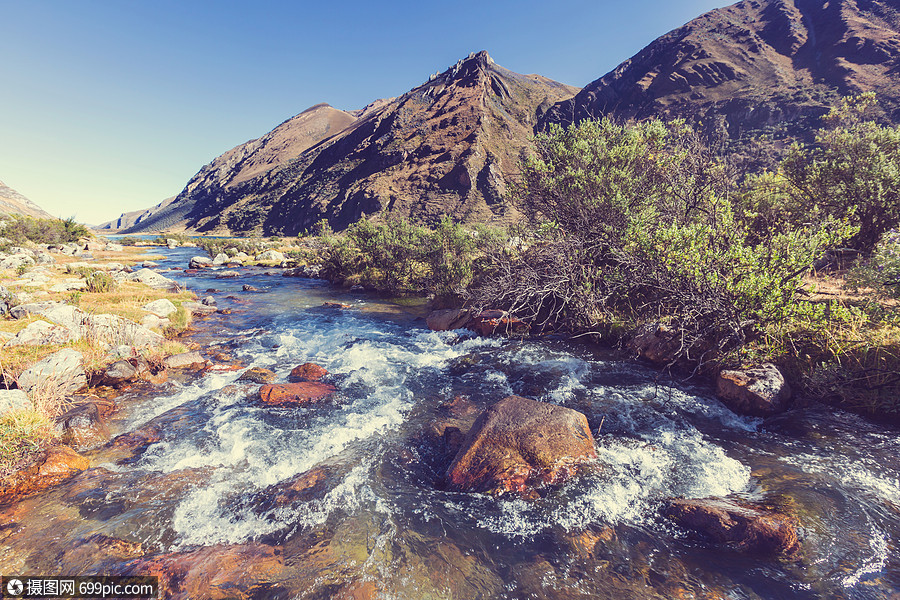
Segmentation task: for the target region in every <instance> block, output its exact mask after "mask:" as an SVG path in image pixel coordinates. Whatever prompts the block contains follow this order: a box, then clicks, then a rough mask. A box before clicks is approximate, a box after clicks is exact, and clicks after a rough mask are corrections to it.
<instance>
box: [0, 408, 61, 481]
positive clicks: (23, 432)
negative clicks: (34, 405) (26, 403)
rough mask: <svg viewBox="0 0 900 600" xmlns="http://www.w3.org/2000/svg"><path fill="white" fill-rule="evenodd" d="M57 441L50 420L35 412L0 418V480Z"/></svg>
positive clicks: (20, 412) (29, 411)
mask: <svg viewBox="0 0 900 600" xmlns="http://www.w3.org/2000/svg"><path fill="white" fill-rule="evenodd" d="M56 437H57V435H56V431H55V429H54V427H53V423H52V422H51V420H50V418H48V417H47V415H45V414H43V413H41V412H39V411H37V410H26V411H17V412H13V413H8V414H6V415H4V416H3V417H0V479H4V478H6V477H8V476H9V475H11V474H12V473H13V472H15V471H17V470H18V469H19V468H20V467H21V466H23V465H24V464H27V463H28V462H29V461H30V460H31V458H32V457H33V456H34V455H35V454H36V453H37V452H39V451H40V450H42V449H43V448H45V447H46V446H48V445H49V444H51V443H52V442H53V441H54V440H55V439H56Z"/></svg>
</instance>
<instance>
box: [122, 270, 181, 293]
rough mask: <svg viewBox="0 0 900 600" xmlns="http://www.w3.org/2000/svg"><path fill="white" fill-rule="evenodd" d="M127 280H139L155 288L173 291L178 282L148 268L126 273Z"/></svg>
mask: <svg viewBox="0 0 900 600" xmlns="http://www.w3.org/2000/svg"><path fill="white" fill-rule="evenodd" d="M128 281H139V282H141V283H143V284H144V285H149V286H150V287H152V288H154V289H157V290H171V291H175V290H177V289H178V283H176V282H175V281H173V280H172V279H169V278H168V277H164V276H162V275H160V274H159V273H157V272H156V271H151V270H150V269H140V270H138V271H135V272H134V273H131V274H130V275H128Z"/></svg>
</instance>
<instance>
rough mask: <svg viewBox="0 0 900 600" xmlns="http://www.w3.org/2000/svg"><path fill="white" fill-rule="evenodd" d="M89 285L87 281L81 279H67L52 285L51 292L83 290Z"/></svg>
mask: <svg viewBox="0 0 900 600" xmlns="http://www.w3.org/2000/svg"><path fill="white" fill-rule="evenodd" d="M86 287H87V282H85V281H84V280H79V281H65V282H63V283H55V284H53V285H51V286H50V291H51V292H71V291H72V290H83V289H84V288H86Z"/></svg>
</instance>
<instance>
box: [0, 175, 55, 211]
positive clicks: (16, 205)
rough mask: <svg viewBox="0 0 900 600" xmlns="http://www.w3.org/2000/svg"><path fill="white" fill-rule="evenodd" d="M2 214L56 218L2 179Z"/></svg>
mask: <svg viewBox="0 0 900 600" xmlns="http://www.w3.org/2000/svg"><path fill="white" fill-rule="evenodd" d="M0 215H25V216H28V217H35V218H38V219H55V218H56V217H54V216H53V215H51V214H50V213H48V212H47V211H45V210H44V209H43V208H41V207H40V206H38V205H37V204H35V203H34V202H32V201H31V200H29V199H28V198H26V197H25V196H23V195H22V194H20V193H19V192H17V191H16V190H14V189H12V188H11V187H9V186H8V185H6V184H5V183H3V182H2V181H0Z"/></svg>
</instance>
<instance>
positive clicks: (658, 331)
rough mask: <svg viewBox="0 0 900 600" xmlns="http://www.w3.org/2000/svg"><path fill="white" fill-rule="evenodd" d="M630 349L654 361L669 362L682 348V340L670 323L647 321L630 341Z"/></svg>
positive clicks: (656, 362) (658, 362)
mask: <svg viewBox="0 0 900 600" xmlns="http://www.w3.org/2000/svg"><path fill="white" fill-rule="evenodd" d="M628 349H629V350H631V351H632V352H634V353H635V354H636V355H637V356H640V357H641V358H644V359H646V360H649V361H650V362H652V363H655V364H658V365H663V364H669V363H671V362H672V361H674V360H675V356H676V354H677V353H678V351H679V350H680V349H681V340H680V339H679V337H678V332H677V331H675V330H674V329H673V328H671V327H669V326H668V325H663V324H661V323H645V324H644V325H642V326H641V327H639V328H638V329H637V331H636V332H635V333H634V335H633V336H632V337H631V339H630V340H629V341H628Z"/></svg>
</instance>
